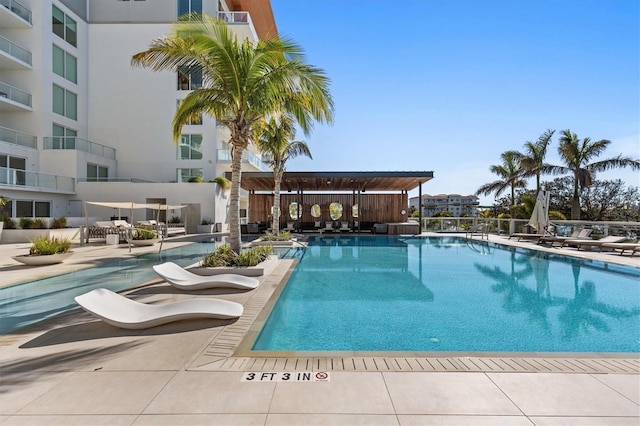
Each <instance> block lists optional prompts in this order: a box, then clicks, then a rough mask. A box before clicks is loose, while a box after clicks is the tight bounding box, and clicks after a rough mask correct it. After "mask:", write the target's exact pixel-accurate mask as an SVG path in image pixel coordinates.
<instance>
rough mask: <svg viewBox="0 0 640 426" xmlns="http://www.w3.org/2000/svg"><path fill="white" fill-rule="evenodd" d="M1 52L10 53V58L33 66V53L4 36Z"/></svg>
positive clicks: (1, 38) (0, 46)
mask: <svg viewBox="0 0 640 426" xmlns="http://www.w3.org/2000/svg"><path fill="white" fill-rule="evenodd" d="M0 50H2V51H3V52H5V53H8V54H9V56H13V57H14V58H16V59H19V60H21V61H22V62H24V63H26V64H29V65H31V52H29V51H28V50H27V49H24V48H22V47H20V46H18V45H17V44H15V43H14V42H12V41H10V40H8V39H6V38H4V37H2V36H0Z"/></svg>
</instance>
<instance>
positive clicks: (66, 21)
mask: <svg viewBox="0 0 640 426" xmlns="http://www.w3.org/2000/svg"><path fill="white" fill-rule="evenodd" d="M52 26H53V33H54V34H55V35H57V36H58V37H60V38H61V39H63V40H65V41H66V42H67V43H69V44H70V45H72V46H74V47H75V46H76V43H77V35H76V21H74V20H73V19H71V18H69V17H68V16H67V15H66V14H65V13H64V12H63V11H61V10H60V9H58V8H57V7H55V6H53V14H52Z"/></svg>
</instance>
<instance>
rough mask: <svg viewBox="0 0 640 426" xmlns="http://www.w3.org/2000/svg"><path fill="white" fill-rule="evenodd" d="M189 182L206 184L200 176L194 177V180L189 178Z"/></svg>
mask: <svg viewBox="0 0 640 426" xmlns="http://www.w3.org/2000/svg"><path fill="white" fill-rule="evenodd" d="M189 182H198V183H201V182H204V179H202V178H201V177H200V176H194V177H192V178H189Z"/></svg>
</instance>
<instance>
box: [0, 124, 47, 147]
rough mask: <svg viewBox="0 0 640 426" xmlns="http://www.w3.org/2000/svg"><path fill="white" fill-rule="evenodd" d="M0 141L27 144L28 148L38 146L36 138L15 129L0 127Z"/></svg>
mask: <svg viewBox="0 0 640 426" xmlns="http://www.w3.org/2000/svg"><path fill="white" fill-rule="evenodd" d="M0 141H2V142H7V143H13V144H16V145H21V146H27V147H29V148H34V149H36V148H38V138H36V137H35V136H32V135H28V134H26V133H22V132H18V131H17V130H13V129H8V128H6V127H0Z"/></svg>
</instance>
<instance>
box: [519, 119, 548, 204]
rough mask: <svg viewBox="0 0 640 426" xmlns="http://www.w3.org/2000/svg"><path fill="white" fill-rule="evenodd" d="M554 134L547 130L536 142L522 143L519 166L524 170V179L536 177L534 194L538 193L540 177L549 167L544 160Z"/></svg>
mask: <svg viewBox="0 0 640 426" xmlns="http://www.w3.org/2000/svg"><path fill="white" fill-rule="evenodd" d="M555 132H556V131H555V130H547V131H546V132H544V133H543V134H542V135H540V137H539V138H538V140H537V141H536V142H531V141H527V142H525V143H524V153H523V154H521V157H520V164H521V165H522V168H523V169H524V177H531V176H535V177H536V193H538V192H540V175H542V174H543V173H548V171H549V168H550V167H551V165H550V164H547V163H545V162H544V159H545V157H546V156H547V148H548V147H549V144H550V143H551V138H552V137H553V134H554V133H555Z"/></svg>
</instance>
